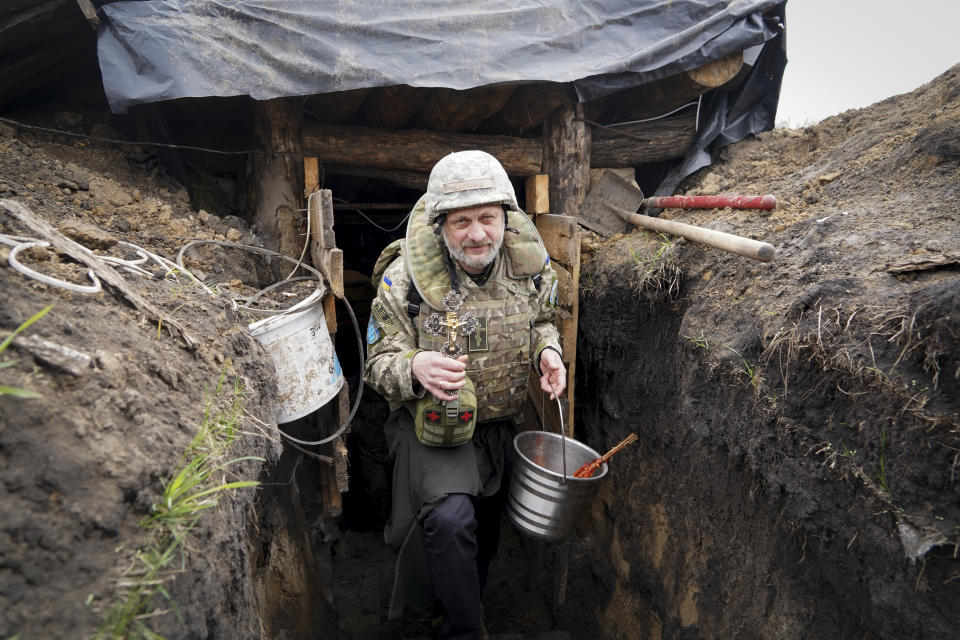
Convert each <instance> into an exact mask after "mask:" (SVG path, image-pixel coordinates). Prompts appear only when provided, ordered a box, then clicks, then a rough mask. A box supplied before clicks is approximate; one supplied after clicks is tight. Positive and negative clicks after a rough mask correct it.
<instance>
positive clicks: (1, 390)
mask: <svg viewBox="0 0 960 640" xmlns="http://www.w3.org/2000/svg"><path fill="white" fill-rule="evenodd" d="M50 309H53V305H52V304H50V305H47V306H46V307H44V308H43V309H40V311H37V312H36V313H35V314H33V315H32V316H30V317H29V318H27V319H26V321H25V322H24V323H23V324H21V325H20V326H19V327H17V328H16V329H14V330H13V333H11V334H10V335H8V336H7V337H6V338H4V340H3V342H0V353H3V352H4V351H6V350H7V347H9V346H10V343H11V342H13V339H14V338H16V337H17V334H19V333H21V332H22V331H24V330H25V329H26V328H27V327H29V326H30V325H32V324H33V323H34V322H36V321H37V320H39V319H40V318H42V317H43V316H45V315H47V313H48V312H49V311H50ZM18 362H20V360H18V359H14V360H4V361H3V362H0V369H6V368H7V367H12V366H13V365H15V364H17V363H18ZM0 396H14V397H16V398H42V397H43V396H42V395H41V394H39V393H37V392H36V391H30V390H29V389H19V388H17V387H8V386H5V385H0Z"/></svg>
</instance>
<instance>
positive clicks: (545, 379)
mask: <svg viewBox="0 0 960 640" xmlns="http://www.w3.org/2000/svg"><path fill="white" fill-rule="evenodd" d="M540 388H541V389H543V390H544V392H546V393H549V394H550V399H551V400H554V399H555V398H556V397H557V396H559V395H560V394H561V393H563V390H564V389H566V388H567V369H566V367H564V366H563V360H561V359H560V354H559V353H557V352H556V351H554V350H553V349H544V350H543V351H541V352H540Z"/></svg>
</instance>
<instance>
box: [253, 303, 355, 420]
mask: <svg viewBox="0 0 960 640" xmlns="http://www.w3.org/2000/svg"><path fill="white" fill-rule="evenodd" d="M249 329H250V334H251V335H252V336H253V337H254V338H255V339H256V340H257V342H259V343H260V344H262V345H263V347H264V349H266V350H267V352H269V353H270V355H271V356H272V357H273V363H274V365H275V366H276V369H277V386H278V390H277V405H278V406H277V424H283V423H284V422H292V421H294V420H296V419H298V418H302V417H303V416H305V415H307V414H308V413H312V412H313V411H316V410H317V409H319V408H320V407H322V406H323V405H325V404H326V403H327V402H329V401H330V400H331V399H332V398H333V397H334V396H336V395H337V393H339V391H340V388H341V387H342V386H343V370H342V369H341V368H340V361H339V360H337V354H336V352H335V351H334V348H333V343H332V342H331V341H330V333H329V332H328V331H327V322H326V319H325V318H324V316H323V290H322V289H318V290H317V291H314V292H313V293H312V294H310V296H309V297H308V298H306V299H305V300H303V302H301V303H299V304H297V305H294V306H293V307H291V308H290V309H288V310H287V311H285V312H283V313H282V314H280V315H276V316H273V317H270V318H267V319H266V320H260V321H258V322H254V323H253V324H251V325H250V327H249Z"/></svg>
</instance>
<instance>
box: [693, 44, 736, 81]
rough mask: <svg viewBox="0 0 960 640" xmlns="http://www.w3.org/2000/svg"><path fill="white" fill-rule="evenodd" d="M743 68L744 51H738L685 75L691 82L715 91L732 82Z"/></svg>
mask: <svg viewBox="0 0 960 640" xmlns="http://www.w3.org/2000/svg"><path fill="white" fill-rule="evenodd" d="M742 68H743V51H737V52H736V53H731V54H730V55H728V56H724V57H723V58H720V59H719V60H714V61H712V62H708V63H707V64H705V65H703V66H700V67H697V68H696V69H691V70H690V71H687V72H686V74H685V75H686V76H687V77H688V78H690V81H691V82H693V83H694V84H696V85H698V86H700V87H703V88H708V89H714V88H716V87H720V86H723V85H725V84H726V83H727V82H729V81H730V80H732V79H733V78H734V76H736V75H737V74H738V73H739V72H740V69H742Z"/></svg>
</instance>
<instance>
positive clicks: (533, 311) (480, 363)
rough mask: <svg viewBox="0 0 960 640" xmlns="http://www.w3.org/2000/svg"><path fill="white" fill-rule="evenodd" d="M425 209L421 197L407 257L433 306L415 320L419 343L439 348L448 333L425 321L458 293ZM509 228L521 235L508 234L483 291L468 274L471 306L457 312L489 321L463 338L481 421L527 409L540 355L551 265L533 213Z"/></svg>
mask: <svg viewBox="0 0 960 640" xmlns="http://www.w3.org/2000/svg"><path fill="white" fill-rule="evenodd" d="M423 212H424V201H423V198H421V199H420V201H419V202H418V203H417V204H416V206H415V207H414V209H413V211H412V213H411V215H410V220H409V222H408V223H407V234H406V239H405V242H404V244H403V249H402V251H401V253H402V255H403V260H404V262H405V265H406V267H407V273H408V274H410V277H411V288H416V291H417V292H418V293H419V297H420V298H421V299H422V301H423V302H424V303H425V304H421V305H420V307H419V313H417V314H416V317H415V318H414V326H415V327H416V330H417V340H418V344H419V346H420V347H421V348H424V349H430V350H438V349H439V348H440V347H441V346H442V345H443V344H444V341H445V336H435V335H431V334H429V333H427V332H426V331H425V330H424V329H423V321H424V320H425V319H426V318H427V317H428V316H429V315H430V314H432V313H435V312H438V313H442V311H443V303H442V302H441V299H442V298H443V296H444V295H445V294H446V293H447V292H448V291H450V288H451V285H450V275H449V272H448V271H447V267H446V265H445V264H444V262H443V255H442V253H441V242H442V240H440V238H438V237H437V235H436V234H434V227H433V226H432V225H429V224H427V223H426V222H425V220H424V219H423ZM507 226H508V227H511V228H513V229H516V230H518V231H519V233H513V232H512V231H506V232H504V239H503V249H502V250H501V252H500V256H499V257H498V258H497V260H496V262H495V264H494V267H493V271H492V273H491V274H490V277H489V278H488V280H487V282H486V283H485V284H484V285H483V286H478V285H477V284H476V283H474V282H473V280H471V279H470V277H469V276H468V275H467V274H466V273H464V272H461V273H460V275H461V278H460V290H461V292H462V293H463V297H464V303H463V306H462V307H460V309H459V310H458V311H457V314H458V315H460V314H463V313H465V312H467V311H470V312H473V314H474V315H475V316H476V317H477V319H478V320H480V322H481V327H480V328H479V329H478V330H477V331H476V332H475V333H474V334H472V335H470V336H466V337H461V338H460V339H461V340H462V341H463V346H464V351H465V353H466V354H467V355H468V356H469V357H468V359H467V375H468V376H469V377H470V379H471V380H473V383H474V385H475V386H476V394H477V403H478V412H477V413H478V418H479V420H480V421H481V422H486V421H488V420H496V419H501V418H506V417H509V416H512V415H515V414H517V413H519V412H520V411H521V410H522V408H523V401H524V398H525V397H526V394H527V377H528V375H529V370H530V363H531V360H532V356H533V354H532V353H531V348H532V345H531V329H532V328H533V323H534V320H535V318H536V317H537V315H538V313H539V309H538V305H537V299H538V285H539V281H540V272H541V270H542V269H543V267H544V265H545V264H546V263H547V261H548V260H549V257H548V255H547V251H546V248H544V246H543V241H542V240H541V239H540V235H539V234H538V233H537V230H536V227H535V226H534V225H533V222H531V221H530V219H529V218H528V217H527V216H526V214H525V213H523V212H515V211H510V212H508V217H507ZM385 266H386V265H384V267H385ZM457 269H460V267H459V266H457ZM378 284H379V283H378Z"/></svg>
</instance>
